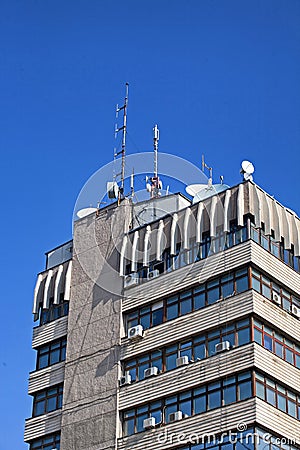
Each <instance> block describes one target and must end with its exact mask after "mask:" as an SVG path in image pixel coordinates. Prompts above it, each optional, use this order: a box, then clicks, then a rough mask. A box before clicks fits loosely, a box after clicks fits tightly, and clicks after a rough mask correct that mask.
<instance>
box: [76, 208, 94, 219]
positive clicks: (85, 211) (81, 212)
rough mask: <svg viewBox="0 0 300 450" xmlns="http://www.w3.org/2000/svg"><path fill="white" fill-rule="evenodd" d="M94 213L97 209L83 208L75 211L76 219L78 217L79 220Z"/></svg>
mask: <svg viewBox="0 0 300 450" xmlns="http://www.w3.org/2000/svg"><path fill="white" fill-rule="evenodd" d="M96 211H98V209H97V208H92V207H90V208H83V209H80V210H79V211H77V213H76V214H77V217H79V219H82V218H83V217H85V216H88V215H90V214H92V213H94V212H96Z"/></svg>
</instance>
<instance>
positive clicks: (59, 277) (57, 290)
mask: <svg viewBox="0 0 300 450" xmlns="http://www.w3.org/2000/svg"><path fill="white" fill-rule="evenodd" d="M63 270H64V266H63V265H62V264H60V266H59V268H58V271H57V272H56V276H55V282H54V299H53V304H54V305H58V304H59V300H60V298H59V297H60V295H59V294H60V292H61V284H62V274H63Z"/></svg>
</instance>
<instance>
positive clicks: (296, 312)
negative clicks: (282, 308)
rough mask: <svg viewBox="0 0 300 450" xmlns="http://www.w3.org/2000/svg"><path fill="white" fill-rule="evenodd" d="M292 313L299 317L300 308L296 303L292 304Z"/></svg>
mask: <svg viewBox="0 0 300 450" xmlns="http://www.w3.org/2000/svg"><path fill="white" fill-rule="evenodd" d="M292 314H293V315H294V316H296V317H298V319H300V308H298V306H296V305H292Z"/></svg>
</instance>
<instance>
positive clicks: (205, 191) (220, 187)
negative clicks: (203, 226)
mask: <svg viewBox="0 0 300 450" xmlns="http://www.w3.org/2000/svg"><path fill="white" fill-rule="evenodd" d="M228 188H229V186H228V185H227V184H213V185H212V186H211V187H207V185H205V187H204V188H202V189H201V190H200V191H199V192H197V194H196V195H195V196H194V198H193V204H194V203H198V202H200V201H202V200H205V199H206V198H209V197H212V196H213V195H215V194H219V193H220V192H223V191H226V189H228Z"/></svg>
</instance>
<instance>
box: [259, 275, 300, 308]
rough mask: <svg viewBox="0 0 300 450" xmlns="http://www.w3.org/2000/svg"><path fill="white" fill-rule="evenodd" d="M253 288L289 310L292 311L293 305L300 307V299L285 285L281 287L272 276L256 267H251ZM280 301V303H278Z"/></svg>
mask: <svg viewBox="0 0 300 450" xmlns="http://www.w3.org/2000/svg"><path fill="white" fill-rule="evenodd" d="M251 282H252V289H254V290H255V291H257V292H259V293H260V294H261V295H263V296H264V297H266V298H268V299H269V300H271V301H273V302H275V300H276V304H277V305H278V306H280V307H281V308H283V309H285V310H286V311H288V312H291V311H292V305H295V306H297V307H300V299H299V298H298V297H296V296H294V295H293V294H292V293H291V292H289V291H287V290H286V289H284V288H283V287H280V286H278V285H277V283H275V282H274V281H273V280H271V278H269V277H267V276H265V275H263V274H261V273H260V272H259V271H258V270H256V269H255V268H251ZM277 302H278V303H277Z"/></svg>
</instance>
